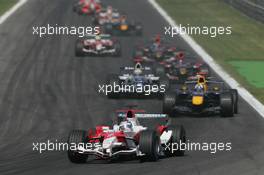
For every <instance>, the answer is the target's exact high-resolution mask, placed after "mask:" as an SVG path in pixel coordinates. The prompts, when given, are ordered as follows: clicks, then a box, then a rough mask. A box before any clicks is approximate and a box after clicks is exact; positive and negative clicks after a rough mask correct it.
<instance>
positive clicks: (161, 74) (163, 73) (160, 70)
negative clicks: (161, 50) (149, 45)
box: [155, 65, 166, 76]
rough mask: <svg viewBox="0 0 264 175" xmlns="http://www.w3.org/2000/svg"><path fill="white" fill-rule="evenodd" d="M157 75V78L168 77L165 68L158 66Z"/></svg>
mask: <svg viewBox="0 0 264 175" xmlns="http://www.w3.org/2000/svg"><path fill="white" fill-rule="evenodd" d="M155 73H156V76H165V75H166V71H165V68H164V67H163V66H161V65H157V66H156V68H155Z"/></svg>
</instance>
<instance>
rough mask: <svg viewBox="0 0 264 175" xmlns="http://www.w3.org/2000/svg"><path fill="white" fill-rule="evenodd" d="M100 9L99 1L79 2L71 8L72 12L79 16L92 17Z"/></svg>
mask: <svg viewBox="0 0 264 175" xmlns="http://www.w3.org/2000/svg"><path fill="white" fill-rule="evenodd" d="M101 9H102V5H101V2H100V1H99V0H80V1H79V2H78V3H77V4H75V5H74V6H73V11H74V12H76V13H78V14H79V15H94V14H96V13H99V12H100V11H101Z"/></svg>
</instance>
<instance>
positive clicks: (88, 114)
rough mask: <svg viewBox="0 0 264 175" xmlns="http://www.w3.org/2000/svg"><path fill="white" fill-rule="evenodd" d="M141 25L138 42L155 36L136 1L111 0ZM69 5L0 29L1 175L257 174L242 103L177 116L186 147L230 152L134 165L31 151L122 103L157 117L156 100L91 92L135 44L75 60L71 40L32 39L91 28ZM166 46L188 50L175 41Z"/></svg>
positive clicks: (255, 147) (39, 5)
mask: <svg viewBox="0 0 264 175" xmlns="http://www.w3.org/2000/svg"><path fill="white" fill-rule="evenodd" d="M108 2H109V3H111V4H112V5H113V6H114V7H116V8H118V9H122V11H124V12H126V13H127V14H128V15H129V17H130V18H132V19H138V20H139V21H142V23H143V24H144V37H145V38H147V37H151V36H153V35H154V34H157V33H162V32H163V26H164V25H166V22H165V21H164V19H163V18H162V17H161V16H160V15H159V14H158V13H157V12H156V11H155V10H154V9H153V8H152V7H151V5H150V4H148V2H147V1H143V0H133V1H132V0H130V1H129V0H126V1H124V0H111V1H108ZM72 4H73V1H70V0H67V1H65V0H56V1H53V0H45V1H43V0H30V1H29V2H28V3H27V4H25V5H24V6H23V7H22V8H20V9H19V10H18V11H17V12H16V13H15V14H14V15H13V16H11V17H10V18H9V19H8V20H7V21H6V22H5V23H4V24H3V25H2V26H1V27H0V35H1V41H0V50H1V52H0V78H1V79H0V80H1V81H0V99H1V101H0V103H1V105H0V143H1V144H0V174H1V175H4V174H25V175H30V174H56V175H60V174H62V175H64V174H69V175H70V174H93V175H101V174H115V175H116V174H127V175H129V174H144V175H148V174H151V175H153V174H164V175H165V174H188V175H189V174H191V175H193V174H194V175H198V174H203V175H207V174H208V175H218V174H219V175H222V174H228V175H229V174H231V175H238V174H239V175H245V174H247V175H255V174H258V175H262V174H263V173H264V166H263V162H264V151H263V150H264V137H263V133H264V122H263V119H262V117H261V116H259V115H258V114H257V113H256V112H255V111H254V110H253V109H252V108H251V107H249V105H248V104H246V102H245V101H243V100H240V102H239V108H240V112H239V114H238V115H236V116H235V117H233V118H221V117H218V116H216V117H203V118H197V117H181V118H179V119H177V120H176V121H174V122H176V123H178V124H183V125H184V126H185V128H186V130H187V136H188V139H189V140H191V141H193V142H232V150H231V151H229V152H225V151H224V152H217V153H216V154H211V153H209V152H202V151H188V152H186V156H184V157H175V158H165V159H162V160H160V161H159V162H146V163H139V162H138V161H136V160H135V161H125V162H115V163H107V162H98V161H88V162H87V164H82V165H76V164H72V163H70V162H69V160H68V159H67V155H66V152H45V153H42V154H39V153H37V152H33V151H32V148H33V147H32V143H33V142H41V141H42V142H46V141H47V139H51V140H54V141H55V140H58V141H65V140H66V138H67V136H68V133H69V131H70V130H72V129H77V128H79V129H88V128H90V127H93V126H95V125H97V124H102V123H105V122H107V121H109V120H110V116H111V113H112V112H113V111H114V110H115V109H117V108H120V107H122V106H123V105H124V104H131V103H137V104H139V105H140V106H141V108H143V109H146V110H147V111H149V112H161V102H160V101H158V100H108V99H107V98H106V97H105V96H103V95H99V94H98V93H97V88H98V84H99V83H100V84H102V83H104V81H105V78H106V76H107V74H108V73H115V72H118V70H119V67H120V66H125V65H132V61H131V59H130V56H131V52H132V49H131V48H132V47H133V46H134V45H135V44H136V43H137V42H138V41H139V40H141V38H130V37H128V38H121V43H122V46H123V56H122V58H76V57H75V56H74V43H75V39H76V38H75V37H70V36H50V37H46V38H42V39H40V38H38V37H37V36H33V35H32V26H41V25H46V24H48V23H50V24H56V23H57V24H64V25H69V26H71V25H75V26H78V25H79V26H83V25H87V26H88V25H90V19H88V18H87V17H80V16H78V15H75V14H73V12H72ZM173 42H175V43H177V44H178V45H180V46H181V47H182V48H185V49H186V50H190V48H188V46H186V44H184V43H183V42H182V41H181V39H179V38H174V39H173Z"/></svg>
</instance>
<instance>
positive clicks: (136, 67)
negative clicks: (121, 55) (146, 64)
mask: <svg viewBox="0 0 264 175" xmlns="http://www.w3.org/2000/svg"><path fill="white" fill-rule="evenodd" d="M134 73H135V74H136V75H138V74H141V73H142V65H141V64H140V63H137V64H136V65H135V70H134Z"/></svg>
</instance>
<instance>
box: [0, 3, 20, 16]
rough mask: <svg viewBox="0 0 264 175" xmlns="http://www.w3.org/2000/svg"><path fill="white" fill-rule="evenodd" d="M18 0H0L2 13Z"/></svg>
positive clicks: (0, 12)
mask: <svg viewBox="0 0 264 175" xmlns="http://www.w3.org/2000/svg"><path fill="white" fill-rule="evenodd" d="M17 1H18V0H0V15H2V14H3V13H4V12H5V11H6V10H8V9H9V8H10V7H12V6H13V5H14V4H15V3H16V2H17Z"/></svg>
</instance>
